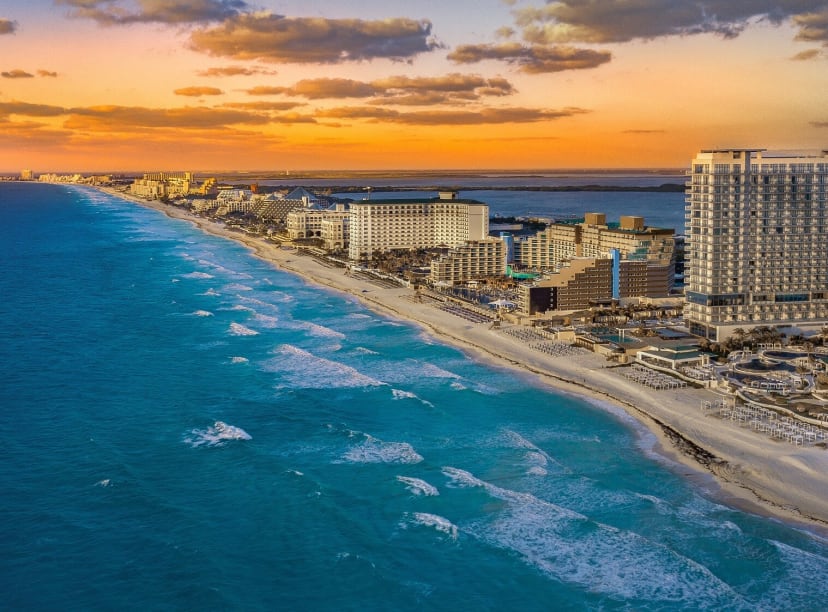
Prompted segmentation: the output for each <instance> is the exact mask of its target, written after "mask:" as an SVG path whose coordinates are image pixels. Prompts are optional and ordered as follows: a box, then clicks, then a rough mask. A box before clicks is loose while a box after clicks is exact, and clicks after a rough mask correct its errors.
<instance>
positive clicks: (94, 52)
mask: <svg viewBox="0 0 828 612" xmlns="http://www.w3.org/2000/svg"><path fill="white" fill-rule="evenodd" d="M8 4H11V3H4V5H0V173H15V174H16V173H18V172H19V171H20V169H22V168H31V169H33V170H34V171H35V173H41V172H53V171H57V172H70V171H78V172H92V171H120V170H126V171H144V170H147V171H148V170H160V169H180V170H195V171H211V170H273V171H284V170H290V171H293V172H296V171H301V170H312V169H386V168H388V169H394V168H399V169H447V168H468V169H474V168H503V169H508V168H574V167H587V168H590V167H593V168H595V167H603V168H607V167H609V168H641V167H684V166H686V165H687V164H688V163H689V160H690V158H691V157H692V156H693V155H694V154H695V152H696V151H697V150H698V149H700V148H706V147H717V146H740V147H763V148H771V149H779V148H828V104H827V102H828V2H819V1H810V2H809V1H803V0H785V1H778V2H769V1H766V0H752V1H751V2H733V0H704V1H698V2H695V1H686V2H674V1H672V0H616V1H611V0H605V1H595V2H587V1H585V0H562V1H557V2H548V3H546V2H543V0H532V1H521V0H507V1H504V0H452V1H451V2H446V1H445V0H439V1H438V0H424V1H421V2H410V1H409V2H399V1H397V0H384V1H382V2H380V1H379V0H362V1H361V2H359V3H357V2H351V3H343V2H341V1H338V2H337V1H333V0H320V1H316V2H313V1H309V0H303V1H302V2H298V1H292V0H287V1H284V0H283V1H278V2H277V1H264V2H258V3H256V4H253V3H246V2H244V1H243V0H192V1H191V2H185V3H181V2H175V1H173V0H55V1H54V2H53V1H52V0H30V1H28V2H26V3H22V2H21V3H17V2H15V3H14V6H8ZM182 6H183V7H184V8H183V9H182Z"/></svg>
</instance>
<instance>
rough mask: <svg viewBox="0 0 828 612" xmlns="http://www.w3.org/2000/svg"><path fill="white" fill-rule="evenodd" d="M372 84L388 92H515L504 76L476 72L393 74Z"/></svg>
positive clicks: (504, 93) (497, 93) (502, 94)
mask: <svg viewBox="0 0 828 612" xmlns="http://www.w3.org/2000/svg"><path fill="white" fill-rule="evenodd" d="M371 85H373V86H374V87H376V88H377V89H379V90H383V91H385V92H386V93H387V92H395V91H396V92H411V91H418V92H422V91H442V92H446V93H457V92H469V93H475V92H478V91H480V90H482V89H485V90H487V91H489V92H492V93H490V95H501V96H505V95H509V94H512V93H514V88H513V87H512V84H511V83H509V81H507V80H506V79H504V78H502V77H495V78H491V79H487V78H484V77H482V76H480V75H476V74H458V73H452V74H447V75H445V76H439V77H408V76H392V77H387V78H384V79H377V80H375V81H372V82H371Z"/></svg>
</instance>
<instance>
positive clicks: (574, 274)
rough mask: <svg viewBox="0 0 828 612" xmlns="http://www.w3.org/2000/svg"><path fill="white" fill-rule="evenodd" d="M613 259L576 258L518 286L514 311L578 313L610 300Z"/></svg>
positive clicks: (527, 312)
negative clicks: (530, 282)
mask: <svg viewBox="0 0 828 612" xmlns="http://www.w3.org/2000/svg"><path fill="white" fill-rule="evenodd" d="M612 286H613V260H612V259H610V258H606V259H596V258H593V257H576V258H574V259H572V260H571V261H570V262H569V265H568V266H566V267H564V268H561V270H560V271H559V272H556V273H555V274H552V275H550V276H548V277H546V278H544V279H542V280H540V281H537V282H536V283H534V284H531V285H529V284H527V285H523V286H521V287H520V292H519V296H518V308H519V310H520V311H521V312H523V313H525V314H529V315H533V314H538V313H543V312H546V311H549V310H582V309H584V308H589V307H590V306H592V305H594V304H598V303H606V302H607V301H610V300H611V296H612Z"/></svg>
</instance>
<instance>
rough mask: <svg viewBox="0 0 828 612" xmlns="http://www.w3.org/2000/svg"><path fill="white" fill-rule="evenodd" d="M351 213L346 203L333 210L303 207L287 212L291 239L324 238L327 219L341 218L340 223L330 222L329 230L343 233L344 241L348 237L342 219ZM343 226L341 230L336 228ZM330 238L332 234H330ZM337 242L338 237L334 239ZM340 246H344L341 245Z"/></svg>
mask: <svg viewBox="0 0 828 612" xmlns="http://www.w3.org/2000/svg"><path fill="white" fill-rule="evenodd" d="M349 214H350V213H349V212H348V210H347V207H346V205H345V204H337V205H336V208H334V209H333V210H328V209H316V208H302V209H298V210H292V211H291V212H289V213H288V214H287V217H286V221H285V222H286V224H287V233H288V236H289V237H290V239H291V240H296V239H299V238H323V224H324V223H325V221H333V220H339V221H340V223H339V224H336V223H334V224H328V226H327V228H326V229H327V230H328V233H329V234H331V233H332V232H333V233H334V234H341V236H342V241H343V242H344V241H345V240H346V239H347V237H346V235H345V225H346V224H344V223H342V222H341V221H343V220H344V219H346V218H347V217H348V215H349ZM336 227H339V228H341V229H340V230H337V229H335V228H336ZM329 238H330V236H329ZM333 241H334V242H337V239H336V238H334V239H333ZM339 248H342V245H340V247H339Z"/></svg>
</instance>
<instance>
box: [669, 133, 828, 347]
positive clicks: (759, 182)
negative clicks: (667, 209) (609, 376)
mask: <svg viewBox="0 0 828 612" xmlns="http://www.w3.org/2000/svg"><path fill="white" fill-rule="evenodd" d="M688 175H689V180H688V182H687V206H686V226H687V245H686V273H687V277H688V278H687V281H686V296H687V305H686V306H685V309H684V316H685V319H686V320H687V324H688V326H689V327H690V330H691V331H692V332H693V333H695V334H697V335H699V336H703V337H706V338H709V339H711V340H714V341H721V340H724V339H726V338H727V337H728V336H730V335H731V334H732V333H733V331H734V330H735V329H737V328H742V329H743V330H748V329H750V328H752V327H755V326H759V325H763V326H765V325H767V326H777V327H783V326H788V325H795V326H797V327H799V328H806V329H807V328H811V327H813V328H820V327H822V325H824V324H825V323H828V265H826V261H828V209H827V208H826V207H827V206H828V191H827V190H828V151H816V152H768V151H765V150H764V149H709V150H703V151H701V152H699V153H698V154H697V155H696V157H695V158H694V159H693V162H692V167H691V169H690V171H689V172H688Z"/></svg>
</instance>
